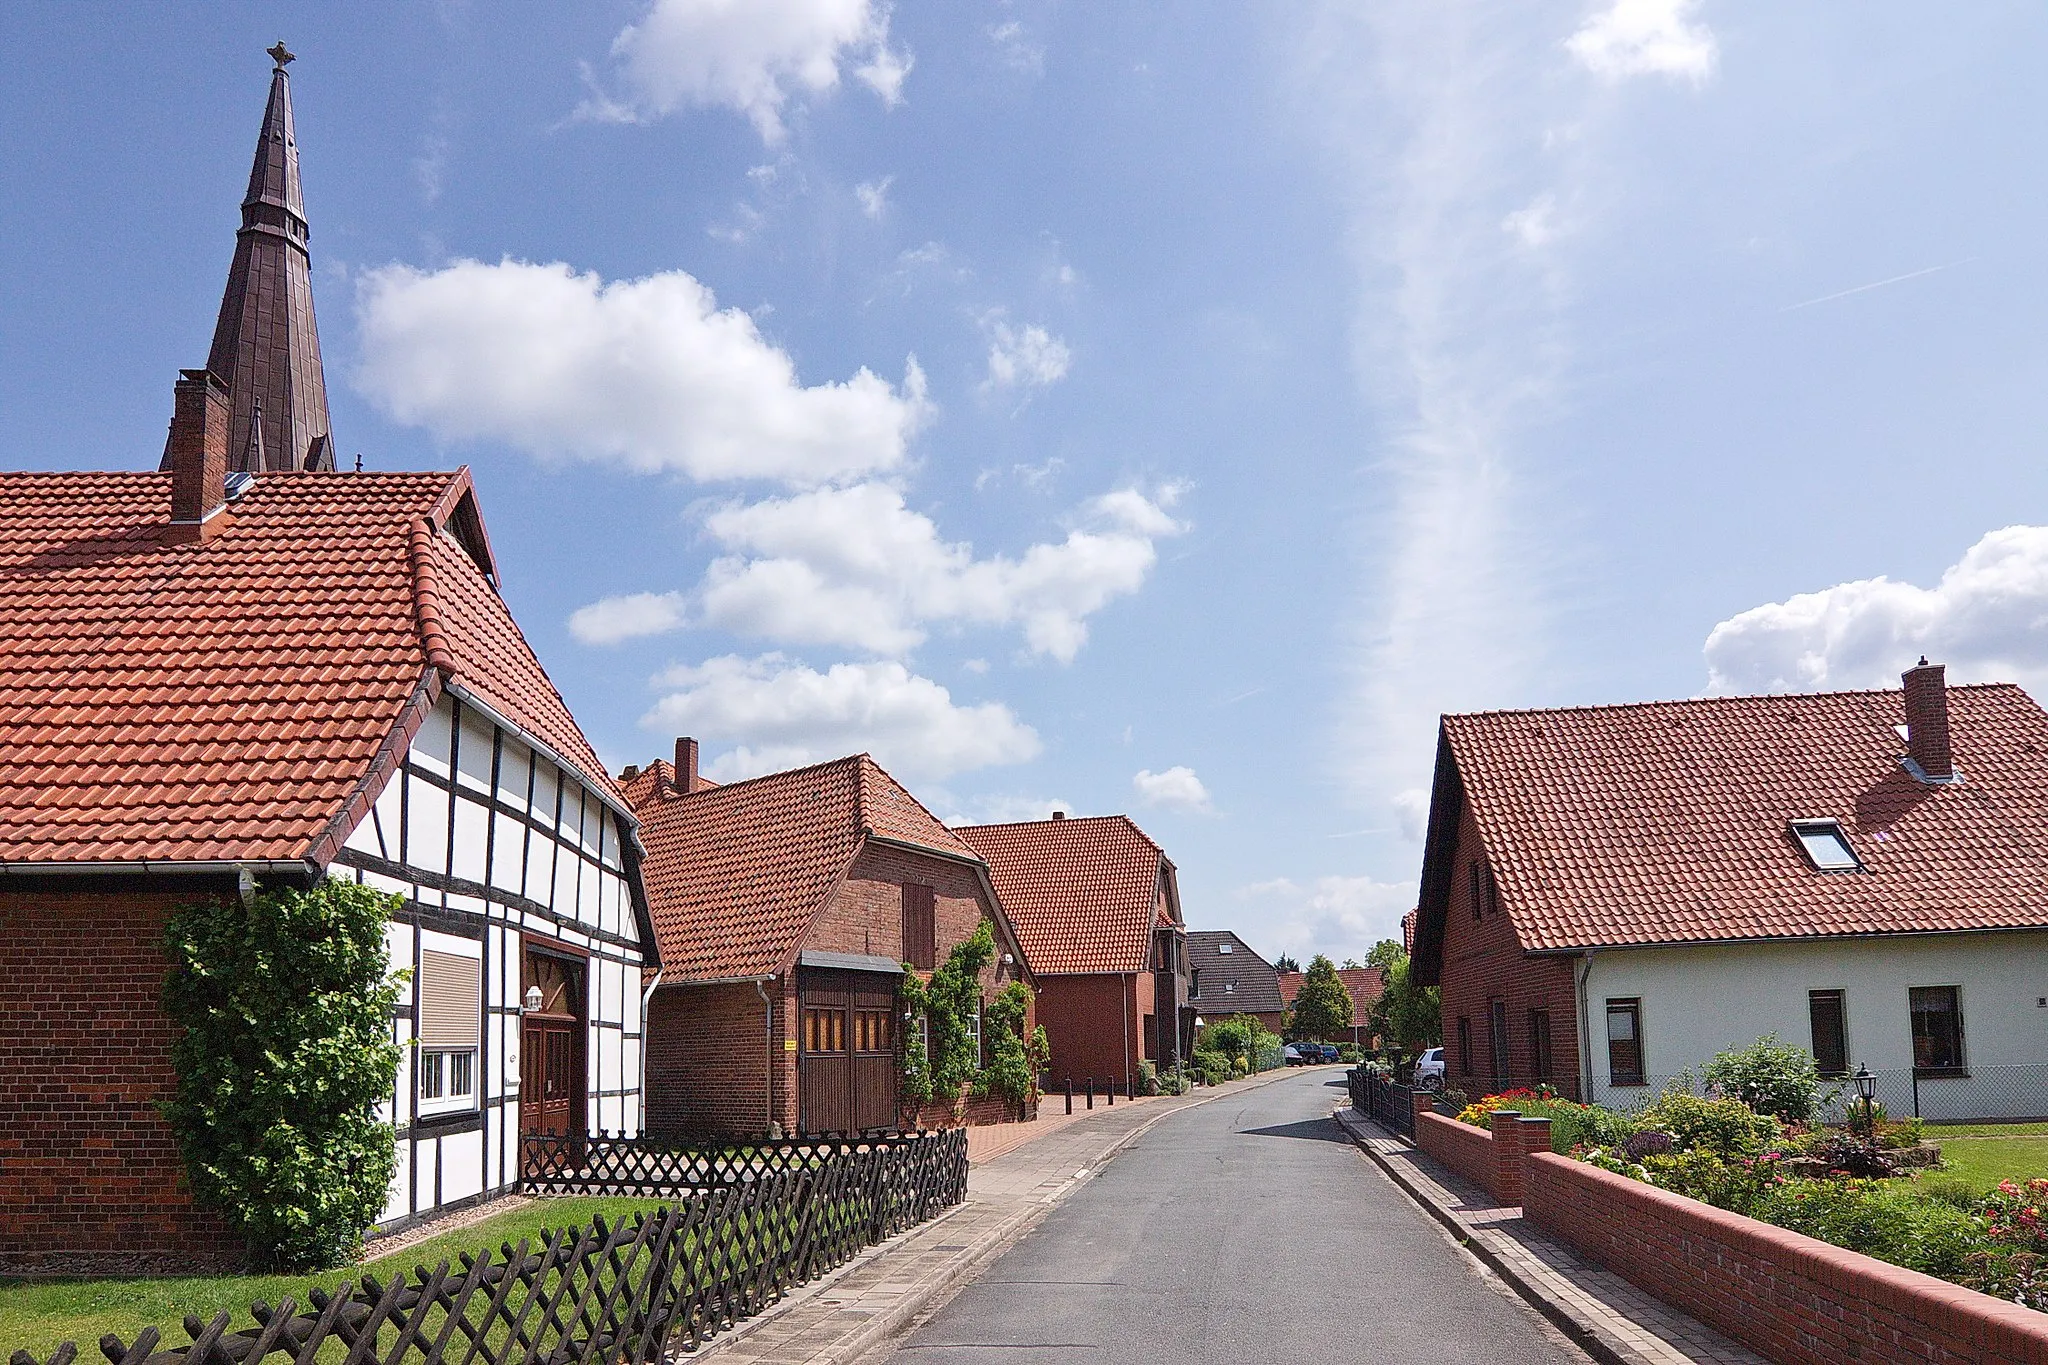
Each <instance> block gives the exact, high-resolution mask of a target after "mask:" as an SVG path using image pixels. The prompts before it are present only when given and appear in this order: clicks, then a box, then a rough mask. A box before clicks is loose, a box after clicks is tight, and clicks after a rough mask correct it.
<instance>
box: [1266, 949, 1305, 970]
mask: <svg viewBox="0 0 2048 1365" xmlns="http://www.w3.org/2000/svg"><path fill="white" fill-rule="evenodd" d="M1273 970H1274V971H1276V972H1298V971H1300V970H1301V964H1300V963H1299V962H1296V961H1295V960H1294V957H1293V955H1292V954H1289V953H1282V954H1280V956H1278V957H1276V958H1274V959H1273Z"/></svg>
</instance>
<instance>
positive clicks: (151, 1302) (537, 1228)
mask: <svg viewBox="0 0 2048 1365" xmlns="http://www.w3.org/2000/svg"><path fill="white" fill-rule="evenodd" d="M658 1205H659V1201H657V1200H649V1199H540V1200H536V1201H534V1202H533V1203H531V1204H528V1205H524V1206H523V1207H520V1208H516V1209H512V1210H510V1211H509V1212H506V1213H501V1214H499V1215H497V1216H496V1217H495V1218H487V1219H485V1220H484V1221H482V1222H480V1223H471V1224H470V1225H469V1226H467V1227H462V1228H456V1229H455V1230H453V1231H451V1232H444V1233H442V1234H441V1235H440V1236H438V1237H431V1238H429V1239H427V1240H426V1241H424V1242H419V1243H416V1244H414V1245H413V1246H410V1247H407V1248H405V1249H404V1250H403V1251H398V1252H395V1253H393V1254H391V1255H390V1256H388V1257H383V1258H376V1259H372V1260H370V1261H368V1262H366V1263H365V1264H363V1265H360V1266H356V1267H354V1268H352V1269H348V1270H335V1271H329V1272H328V1273H327V1274H324V1275H226V1276H217V1277H213V1278H201V1277H192V1278H176V1279H128V1280H113V1279H108V1280H32V1281H22V1280H0V1359H4V1358H5V1357H6V1356H7V1355H9V1354H10V1353H12V1352H13V1351H16V1350H22V1349H25V1350H27V1351H28V1353H29V1354H30V1355H32V1356H34V1357H35V1358H36V1359H38V1360H47V1359H48V1358H49V1355H50V1352H51V1351H53V1350H55V1349H56V1347H57V1345H58V1343H59V1342H63V1341H75V1342H77V1343H78V1345H79V1360H80V1362H81V1365H90V1363H91V1362H94V1361H98V1360H100V1359H101V1356H100V1353H99V1347H98V1345H97V1343H98V1341H99V1339H100V1337H101V1336H102V1335H103V1334H105V1333H108V1332H112V1333H113V1334H114V1335H116V1336H118V1337H120V1338H121V1340H122V1341H124V1342H133V1341H134V1340H135V1335H136V1333H138V1332H140V1331H141V1330H142V1329H143V1328H144V1327H149V1326H154V1327H155V1328H156V1329H157V1330H158V1331H159V1332H161V1333H163V1336H164V1343H165V1346H166V1347H173V1346H178V1345H182V1344H183V1343H184V1342H185V1341H186V1339H187V1338H186V1336H185V1332H184V1329H183V1328H182V1327H180V1326H179V1325H178V1324H179V1323H180V1322H181V1321H182V1320H183V1319H184V1317H185V1315H186V1314H187V1313H190V1314H194V1315H196V1316H198V1317H201V1318H205V1319H209V1320H210V1319H211V1318H212V1317H213V1315H214V1314H215V1313H218V1312H219V1311H220V1310H221V1309H223V1308H225V1309H227V1310H229V1311H230V1312H231V1313H233V1314H234V1315H235V1316H234V1323H233V1326H232V1327H230V1328H229V1330H230V1331H235V1330H238V1329H240V1328H242V1327H247V1326H250V1325H251V1324H252V1321H253V1320H252V1319H251V1318H250V1317H249V1316H248V1312H249V1305H250V1304H251V1303H254V1302H256V1301H258V1300H261V1301H263V1302H265V1303H270V1304H275V1303H277V1302H278V1301H279V1300H280V1299H282V1298H284V1297H285V1296H286V1295H290V1296H291V1297H292V1298H293V1299H294V1300H295V1301H296V1302H297V1303H298V1305H299V1307H300V1308H301V1309H303V1308H305V1306H306V1291H307V1290H308V1289H309V1288H314V1287H318V1288H322V1289H332V1288H333V1287H335V1286H336V1285H339V1284H341V1283H342V1282H344V1281H346V1280H350V1279H353V1278H355V1277H356V1276H358V1275H362V1274H364V1273H368V1274H372V1275H375V1276H376V1277H377V1278H378V1279H379V1280H380V1281H382V1280H387V1279H389V1278H391V1277H392V1276H395V1275H402V1274H407V1273H409V1272H410V1271H411V1270H412V1268H413V1267H414V1266H415V1265H425V1266H427V1267H429V1268H432V1267H433V1266H434V1265H436V1264H437V1263H438V1262H440V1261H441V1260H442V1259H443V1258H444V1257H445V1258H446V1259H447V1260H448V1261H449V1262H450V1263H451V1264H459V1262H457V1261H456V1256H457V1255H458V1254H459V1253H461V1252H464V1251H470V1252H474V1251H479V1250H481V1249H483V1248H485V1247H489V1248H491V1249H492V1250H493V1251H495V1250H496V1249H497V1247H498V1246H499V1244H500V1243H503V1242H512V1243H514V1244H515V1245H516V1244H517V1243H518V1241H519V1239H520V1238H522V1237H528V1238H536V1239H537V1238H538V1237H539V1235H540V1233H541V1231H542V1230H543V1229H553V1228H559V1227H562V1226H564V1225H566V1224H571V1223H588V1222H589V1221H590V1219H591V1218H592V1217H593V1216H595V1215H598V1214H602V1215H604V1217H605V1218H606V1219H607V1220H612V1219H616V1218H619V1217H622V1216H627V1215H630V1214H631V1213H633V1212H634V1211H635V1210H638V1209H651V1208H655V1207H658ZM373 1254H374V1248H373ZM159 1349H163V1348H159Z"/></svg>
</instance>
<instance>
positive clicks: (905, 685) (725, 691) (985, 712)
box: [642, 654, 1040, 781]
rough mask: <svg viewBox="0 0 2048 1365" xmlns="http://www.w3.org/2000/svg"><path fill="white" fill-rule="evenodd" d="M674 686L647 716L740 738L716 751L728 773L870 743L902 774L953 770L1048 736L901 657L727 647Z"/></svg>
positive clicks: (1032, 753)
mask: <svg viewBox="0 0 2048 1365" xmlns="http://www.w3.org/2000/svg"><path fill="white" fill-rule="evenodd" d="M657 685H658V686H661V687H665V688H668V689H671V690H670V691H669V692H668V694H667V695H666V696H664V697H662V698H661V700H660V701H658V702H657V703H655V706H654V709H653V710H652V711H650V712H648V714H647V715H646V717H644V718H643V721H642V723H643V724H644V725H647V726H650V727H654V728H657V729H661V730H664V731H667V732H669V733H674V734H690V735H695V736H697V738H698V739H700V740H703V741H707V742H709V743H712V744H722V743H729V744H731V745H733V746H734V747H733V748H732V749H730V750H729V751H727V752H726V753H723V754H720V755H719V756H717V757H716V758H714V759H713V760H712V761H711V763H710V764H709V765H708V766H707V769H706V770H707V771H708V772H709V774H710V775H711V776H712V777H714V778H717V779H719V780H721V781H724V780H730V779H733V778H739V777H752V776H755V775H757V774H760V773H764V772H774V771H777V770H778V769H782V768H791V767H800V766H802V765H803V764H806V763H816V762H819V761H822V760H824V759H828V758H836V757H839V756H841V755H844V754H850V753H859V752H862V751H866V752H868V753H871V754H873V755H874V756H875V759H876V761H878V762H879V763H881V764H882V766H883V767H885V768H887V769H889V771H890V772H892V773H894V774H895V775H896V776H898V777H900V778H904V779H906V780H917V779H927V778H944V777H949V776H951V775H952V774H954V773H961V772H968V771H971V770H973V769H976V768H986V767H991V766H994V765H997V764H1004V763H1022V762H1024V761H1026V760H1027V759H1031V758H1035V757H1036V756H1037V755H1038V752H1039V747H1040V746H1039V741H1038V735H1037V733H1036V732H1035V731H1033V730H1032V728H1031V727H1030V726H1028V725H1026V724H1024V723H1023V722H1022V721H1020V720H1018V719H1017V717H1016V715H1015V714H1014V713H1013V712H1011V710H1010V708H1009V707H1007V706H1004V705H1002V704H1001V703H999V702H983V703H981V704H979V705H972V706H962V705H958V704H956V703H955V702H954V701H953V698H952V694H951V693H949V692H948V691H947V690H946V689H945V688H944V687H941V686H940V685H939V684H938V683H935V682H933V681H932V680H931V679H929V678H924V677H919V676H918V675H916V674H914V673H912V672H910V671H909V670H908V669H906V668H904V667H903V665H901V664H899V663H893V662H885V663H868V664H851V663H840V664H834V665H832V666H831V667H830V668H828V669H826V670H825V671H824V672H822V673H820V672H818V671H816V670H815V669H812V668H809V667H807V666H805V665H803V664H801V663H796V662H793V661H791V660H789V659H786V658H784V657H783V656H782V655H779V654H766V655H762V656H761V657H759V658H754V659H742V658H739V657H737V656H734V655H726V656H723V657H720V658H716V659H710V660H707V661H705V662H704V663H702V664H697V665H694V666H684V667H677V668H674V669H671V670H670V671H669V672H668V673H667V674H665V675H663V676H662V677H661V678H660V679H658V680H657Z"/></svg>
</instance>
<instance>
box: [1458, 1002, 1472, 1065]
mask: <svg viewBox="0 0 2048 1365" xmlns="http://www.w3.org/2000/svg"><path fill="white" fill-rule="evenodd" d="M1458 1074H1459V1075H1460V1076H1469V1075H1471V1074H1472V1020H1471V1019H1470V1017H1468V1016H1466V1015H1462V1014H1461V1015H1459V1016H1458Z"/></svg>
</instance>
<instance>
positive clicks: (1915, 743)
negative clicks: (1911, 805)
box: [1904, 655, 1956, 782]
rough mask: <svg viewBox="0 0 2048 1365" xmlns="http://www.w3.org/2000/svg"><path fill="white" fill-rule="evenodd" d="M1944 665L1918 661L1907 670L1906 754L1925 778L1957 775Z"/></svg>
mask: <svg viewBox="0 0 2048 1365" xmlns="http://www.w3.org/2000/svg"><path fill="white" fill-rule="evenodd" d="M1945 674H1946V669H1945V668H1944V667H1943V666H1942V665H1941V664H1931V663H1928V662H1927V659H1926V657H1925V656H1924V655H1923V656H1922V657H1921V660H1920V662H1919V663H1917V664H1915V665H1914V666H1913V667H1911V668H1909V669H1907V670H1906V672H1905V679H1904V680H1905V684H1906V756H1907V757H1909V758H1911V759H1912V760H1913V762H1914V764H1915V765H1916V766H1917V767H1918V768H1919V769H1920V771H1919V773H1917V774H1915V775H1916V776H1918V777H1920V778H1921V780H1922V781H1927V782H1946V781H1949V780H1951V779H1953V778H1954V777H1955V774H1956V765H1955V757H1954V755H1953V754H1951V753H1950V752H1949V743H1948V683H1947V682H1946V680H1945Z"/></svg>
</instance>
